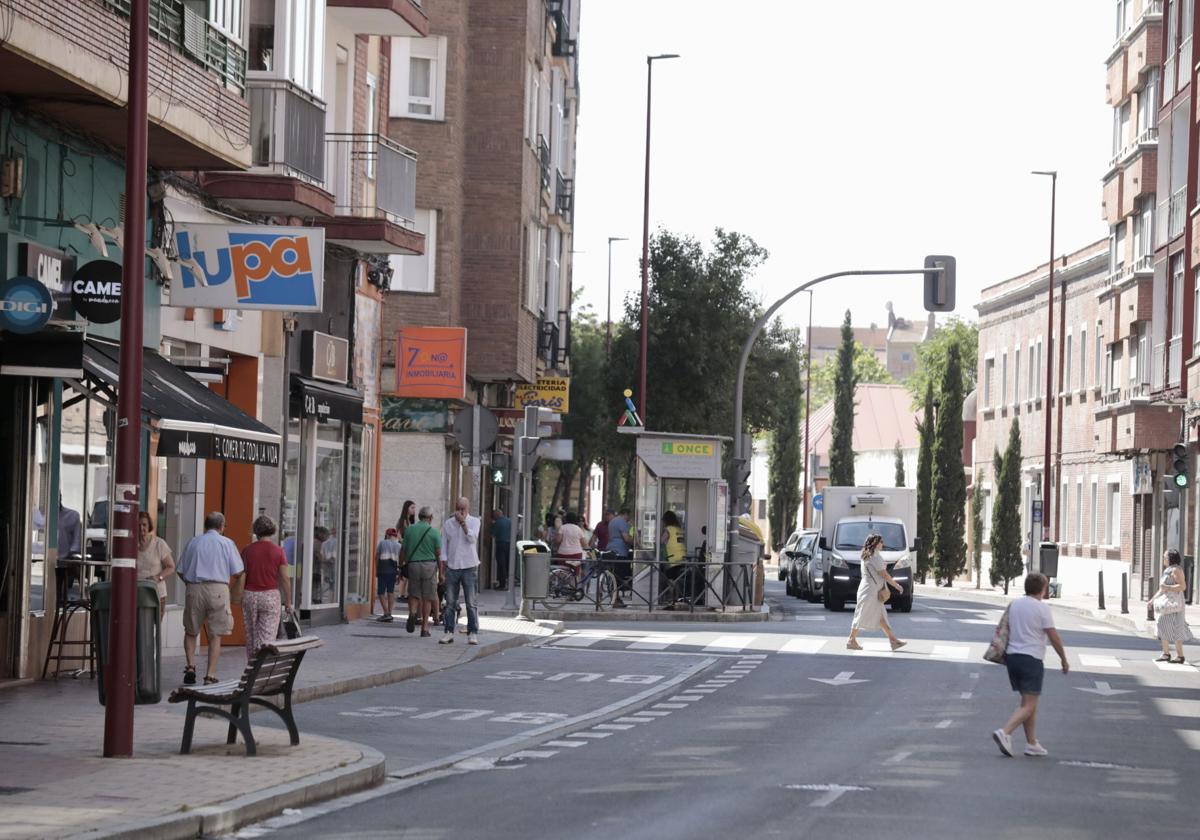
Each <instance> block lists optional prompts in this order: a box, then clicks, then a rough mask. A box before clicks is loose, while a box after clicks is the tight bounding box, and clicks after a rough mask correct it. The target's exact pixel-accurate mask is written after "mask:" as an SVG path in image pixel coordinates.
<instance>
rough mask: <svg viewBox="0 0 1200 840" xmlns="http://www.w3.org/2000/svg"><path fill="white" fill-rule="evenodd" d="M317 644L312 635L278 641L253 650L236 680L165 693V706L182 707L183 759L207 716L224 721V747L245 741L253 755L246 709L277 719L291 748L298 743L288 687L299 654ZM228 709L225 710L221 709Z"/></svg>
mask: <svg viewBox="0 0 1200 840" xmlns="http://www.w3.org/2000/svg"><path fill="white" fill-rule="evenodd" d="M322 644H323V642H322V641H321V640H320V639H319V638H317V637H316V636H301V637H300V638H298V639H290V640H285V639H279V640H278V641H276V642H274V643H273V644H270V645H266V646H265V647H263V648H261V649H260V650H259V651H258V655H257V656H255V657H254V659H253V660H252V661H251V662H249V663H248V664H247V665H246V670H245V671H243V672H242V676H241V679H238V680H227V681H225V682H219V683H214V684H212V685H181V686H180V687H179V688H177V689H175V690H174V691H172V692H171V696H170V697H169V698H167V699H168V701H169V702H171V703H183V702H185V701H186V702H187V704H188V707H187V720H186V721H185V722H184V724H183V745H182V746H181V747H180V749H179V752H180V753H182V754H184V755H186V754H187V753H189V752H191V749H192V733H193V732H194V731H195V728H196V717H197V716H198V715H212V716H213V717H220V718H224V719H225V720H227V721H229V736H228V738H227V739H226V741H225V743H227V744H234V743H237V733H238V732H241V733H242V739H243V740H244V741H245V742H246V755H255V754H256V752H257V747H256V746H255V743H254V735H253V734H252V733H251V731H250V706H251V705H257V706H262V707H264V708H267V709H270V710H271V711H273V712H274V713H275V714H277V715H279V717H281V718H282V719H283V722H284V724H285V725H286V726H287V729H288V735H289V736H291V741H292V746H293V747H294V746H296V745H297V744H299V743H300V732H299V730H297V729H296V719H295V718H294V717H293V716H292V684H293V683H294V682H295V681H296V674H297V673H298V672H299V671H300V662H301V661H302V660H303V659H304V654H305V653H306V652H308V651H310V650H312V649H313V648H316V647H320V646H321V645H322ZM268 697H282V698H283V704H282V705H279V704H277V703H272V702H271V701H270V700H267V699H266V698H268ZM222 706H229V711H226V710H225V709H223V708H221V707H222Z"/></svg>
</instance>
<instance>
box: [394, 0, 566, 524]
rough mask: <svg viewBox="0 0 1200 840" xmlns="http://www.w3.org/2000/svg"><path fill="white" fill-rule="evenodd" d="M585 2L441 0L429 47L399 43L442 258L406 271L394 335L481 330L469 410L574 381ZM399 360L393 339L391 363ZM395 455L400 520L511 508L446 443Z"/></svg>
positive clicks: (398, 130)
mask: <svg viewBox="0 0 1200 840" xmlns="http://www.w3.org/2000/svg"><path fill="white" fill-rule="evenodd" d="M579 7H580V2H579V0H551V2H546V0H489V2H487V3H470V2H468V0H439V2H437V3H433V4H429V6H428V8H427V11H428V14H429V16H430V27H429V36H428V37H425V38H397V39H393V40H392V47H391V49H392V52H391V61H392V76H391V89H392V95H391V100H390V110H389V115H390V122H389V132H390V134H391V136H392V137H395V138H398V139H400V140H401V142H403V143H404V144H405V145H407V146H411V147H412V148H414V149H415V150H416V151H417V152H418V154H419V156H420V159H421V168H420V171H419V173H418V176H417V207H418V210H417V217H418V229H419V230H421V231H422V232H423V233H425V234H426V236H427V237H428V244H429V247H428V248H427V250H426V253H425V255H424V256H421V257H401V258H396V259H394V260H393V262H392V264H393V268H394V277H393V281H392V284H391V292H390V293H389V294H388V295H387V296H386V301H385V308H384V335H385V336H387V337H389V338H390V337H392V336H394V335H395V334H396V331H397V330H398V329H400V328H401V327H403V326H443V327H464V328H466V330H467V376H468V395H467V402H468V403H469V402H477V403H479V404H481V405H484V406H486V407H489V408H492V409H495V410H498V411H503V410H505V409H506V408H509V409H510V410H511V408H510V407H511V406H512V405H513V403H512V387H513V386H514V385H515V384H517V383H525V382H533V381H536V380H537V378H538V377H539V376H542V375H545V374H547V373H551V372H560V373H565V372H566V370H567V365H568V357H569V350H570V332H569V329H570V328H569V317H570V315H569V310H570V300H571V279H570V278H571V256H570V254H571V250H572V218H573V199H574V186H573V183H574V168H575V161H574V157H575V126H576V117H577V113H578V104H579V79H578V72H577V68H578V19H579ZM392 353H393V346H392V344H391V342H390V341H385V351H384V364H385V365H387V366H390V365H392V363H393V361H394V359H393V358H392ZM386 376H387V375H385V380H386ZM395 403H396V410H397V412H399V413H401V414H403V413H404V412H405V411H408V410H409V407H408V406H407V405H406V401H404V400H395ZM425 407H428V406H425ZM460 407H462V406H461V405H457V406H454V405H452V406H448V408H450V409H451V410H453V409H454V408H460ZM502 428H503V424H502ZM383 458H384V478H383V482H384V486H385V488H387V489H385V492H384V495H383V498H382V499H381V516H382V517H383V518H384V519H385V520H386V519H387V518H388V517H389V516H391V517H392V518H395V516H396V515H398V514H399V512H400V505H401V503H402V502H403V500H404V499H405V498H412V499H415V500H416V499H419V500H420V501H421V503H423V504H430V505H431V506H433V507H434V510H435V513H436V514H439V515H440V514H441V513H442V512H443V511H444V510H445V506H446V505H447V504H448V502H449V500H450V499H452V498H453V497H454V496H456V495H459V494H460V493H463V494H466V495H469V496H471V498H472V499H473V500H474V501H475V504H476V505H477V506H478V507H479V508H480V509H488V508H490V507H492V506H493V504H494V503H497V504H501V505H505V504H506V501H505V500H503V499H502V498H500V495H501V494H500V488H493V487H492V485H490V483H489V484H487V485H486V486H483V487H480V486H479V483H478V476H479V473H478V471H477V467H476V469H474V470H472V469H470V468H467V467H466V466H465V465H464V464H463V463H462V458H461V451H460V449H459V448H458V447H457V446H456V445H455V444H454V443H453V442H452V441H449V440H448V439H447V438H446V436H445V435H444V434H442V433H440V432H424V433H422V432H409V433H405V434H402V435H401V434H394V435H389V436H387V437H386V438H385V441H384V452H383ZM493 494H495V498H493Z"/></svg>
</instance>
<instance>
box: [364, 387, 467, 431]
mask: <svg viewBox="0 0 1200 840" xmlns="http://www.w3.org/2000/svg"><path fill="white" fill-rule="evenodd" d="M382 400H383V405H382V406H381V408H382V421H383V423H382V425H383V431H385V432H425V433H428V434H445V433H447V432H449V431H450V429H451V423H450V409H449V405H448V404H447V402H446V401H445V400H429V399H416V398H407V397H392V396H384V397H383V398H382Z"/></svg>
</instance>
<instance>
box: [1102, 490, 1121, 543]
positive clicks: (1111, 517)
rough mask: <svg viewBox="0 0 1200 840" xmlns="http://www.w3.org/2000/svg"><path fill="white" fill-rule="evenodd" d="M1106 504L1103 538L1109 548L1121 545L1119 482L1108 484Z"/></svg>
mask: <svg viewBox="0 0 1200 840" xmlns="http://www.w3.org/2000/svg"><path fill="white" fill-rule="evenodd" d="M1107 496H1108V502H1107V504H1106V505H1105V507H1104V524H1105V525H1106V526H1107V527H1106V531H1107V534H1106V535H1105V538H1106V539H1107V541H1108V544H1109V545H1111V546H1118V545H1120V544H1121V482H1119V481H1109V482H1108V493H1107Z"/></svg>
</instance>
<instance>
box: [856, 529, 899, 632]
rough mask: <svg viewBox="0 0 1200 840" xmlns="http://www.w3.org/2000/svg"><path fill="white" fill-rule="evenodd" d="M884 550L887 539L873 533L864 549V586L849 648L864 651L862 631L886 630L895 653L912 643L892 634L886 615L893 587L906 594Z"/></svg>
mask: <svg viewBox="0 0 1200 840" xmlns="http://www.w3.org/2000/svg"><path fill="white" fill-rule="evenodd" d="M881 548H883V536H882V535H880V534H870V535H869V536H868V537H867V540H866V542H864V543H863V548H862V583H860V584H859V585H858V603H857V604H855V607H854V620H853V621H852V622H851V623H850V638H849V639H847V640H846V647H848V648H849V649H850V650H862V649H863V648H862V645H860V644H859V643H858V631H859V630H883V632H884V635H886V636H887V637H888V641H889V642H891V645H892V650H899V649H900V648H902V647H904V646H905V645H906V644H908V642H902V641H900V640H899V639H898V638H896V634H895V633H893V632H892V627H891V625H890V624H888V620H887V615H886V614H885V612H884V604H886V603H887V602H888V600H889V599H890V598H891V589H889V588H888V587H891V588H892V589H895V590H896V591H897V592H903V591H904V590H903V588H902V587H901V586H900V584H898V583H896V581H895V579H894V578H892V576H891V575H890V574H888V570H887V564H886V563H885V562H884V560H883V556H882V555H881V554H880V553H879V550H880V549H881Z"/></svg>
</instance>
